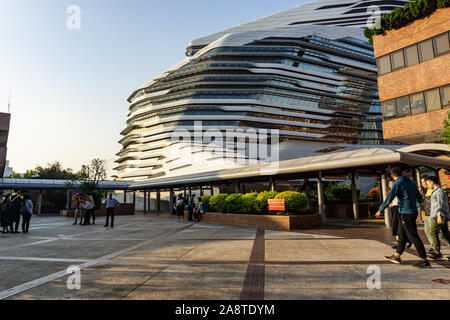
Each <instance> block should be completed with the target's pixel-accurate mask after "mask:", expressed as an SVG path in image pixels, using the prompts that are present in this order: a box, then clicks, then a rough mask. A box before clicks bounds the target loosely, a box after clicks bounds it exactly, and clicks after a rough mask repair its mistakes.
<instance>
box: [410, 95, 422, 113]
mask: <svg viewBox="0 0 450 320" xmlns="http://www.w3.org/2000/svg"><path fill="white" fill-rule="evenodd" d="M410 100H411V113H412V114H419V113H424V112H425V101H424V99H423V93H422V92H421V93H417V94H413V95H412V96H411V97H410Z"/></svg>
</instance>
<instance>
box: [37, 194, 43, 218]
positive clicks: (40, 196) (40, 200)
mask: <svg viewBox="0 0 450 320" xmlns="http://www.w3.org/2000/svg"><path fill="white" fill-rule="evenodd" d="M37 214H38V216H41V215H42V190H39V195H38V205H37Z"/></svg>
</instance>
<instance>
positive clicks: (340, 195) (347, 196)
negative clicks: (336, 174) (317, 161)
mask: <svg viewBox="0 0 450 320" xmlns="http://www.w3.org/2000/svg"><path fill="white" fill-rule="evenodd" d="M325 195H326V198H327V200H328V201H339V202H344V203H348V202H351V201H352V188H351V186H350V185H349V184H347V185H345V186H342V185H339V184H337V183H330V184H329V185H328V187H327V189H326V191H325Z"/></svg>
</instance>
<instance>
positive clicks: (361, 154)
mask: <svg viewBox="0 0 450 320" xmlns="http://www.w3.org/2000/svg"><path fill="white" fill-rule="evenodd" d="M449 153H450V147H449V146H447V145H442V144H419V145H413V146H407V147H404V146H401V147H399V148H398V149H395V148H393V149H392V148H381V147H367V148H358V149H355V150H351V151H335V152H330V153H327V154H322V155H318V156H313V157H305V158H299V159H293V160H286V161H280V162H276V163H267V164H258V165H251V166H245V167H241V168H234V169H225V170H217V171H209V172H203V173H196V174H191V175H184V176H180V177H167V178H157V179H152V180H149V181H145V182H139V183H133V184H131V185H130V188H131V189H134V190H144V198H146V195H147V192H152V191H154V192H156V195H157V196H156V200H157V205H156V213H157V214H158V213H159V212H160V209H159V207H160V206H159V203H160V194H161V192H162V191H169V192H170V197H169V201H170V207H171V206H172V203H171V202H172V201H173V200H172V199H173V195H174V190H175V189H178V190H184V192H185V194H186V189H188V190H189V193H191V191H192V189H194V188H195V189H199V190H200V193H201V194H203V191H204V190H205V189H209V190H210V193H211V194H213V190H214V189H213V188H214V186H221V185H234V186H235V191H236V192H237V193H238V192H241V191H242V188H241V184H242V183H244V182H246V183H258V182H268V183H269V184H270V188H271V189H272V190H275V188H276V183H277V181H299V180H303V181H304V182H305V183H307V182H308V181H311V180H314V181H317V183H316V184H317V194H318V208H319V213H320V214H321V216H322V219H323V220H324V221H326V216H325V210H324V205H325V200H324V190H323V180H324V179H325V178H327V177H346V178H348V179H349V180H351V186H352V202H353V214H354V219H355V220H358V219H359V212H358V195H357V188H356V180H357V179H358V177H359V176H367V177H376V178H377V179H378V181H379V186H380V190H381V191H382V198H383V199H385V198H386V196H387V194H388V192H387V190H388V187H387V171H388V170H389V168H390V167H391V166H392V165H395V164H398V165H403V166H407V167H409V168H410V169H411V172H410V177H411V178H412V179H413V180H415V181H416V183H417V184H418V187H419V189H421V188H422V187H421V185H420V169H421V168H424V167H425V168H428V169H430V170H433V171H435V172H436V173H437V172H438V171H439V170H441V169H450V160H448V159H445V157H444V158H442V156H445V155H448V154H449ZM307 196H308V195H307ZM145 202H146V201H145ZM388 210H389V209H387V210H386V212H385V219H386V220H385V224H386V226H387V227H390V224H391V223H390V219H389V214H388ZM145 211H146V210H145Z"/></svg>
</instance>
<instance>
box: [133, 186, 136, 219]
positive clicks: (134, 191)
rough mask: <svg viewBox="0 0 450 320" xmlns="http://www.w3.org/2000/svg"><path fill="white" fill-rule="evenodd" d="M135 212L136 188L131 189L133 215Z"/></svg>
mask: <svg viewBox="0 0 450 320" xmlns="http://www.w3.org/2000/svg"><path fill="white" fill-rule="evenodd" d="M135 213H136V190H133V215H134V214H135Z"/></svg>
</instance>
